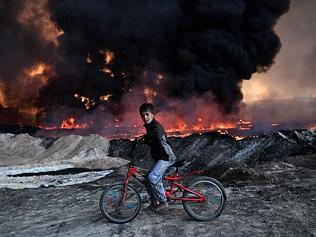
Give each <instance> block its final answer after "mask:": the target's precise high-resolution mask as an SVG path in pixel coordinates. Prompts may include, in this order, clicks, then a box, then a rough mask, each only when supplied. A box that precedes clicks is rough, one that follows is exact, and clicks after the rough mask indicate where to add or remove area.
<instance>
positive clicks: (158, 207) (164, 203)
mask: <svg viewBox="0 0 316 237" xmlns="http://www.w3.org/2000/svg"><path fill="white" fill-rule="evenodd" d="M168 207H169V204H168V202H161V203H159V205H158V206H157V207H156V210H155V211H157V212H159V211H161V210H163V209H166V208H168Z"/></svg>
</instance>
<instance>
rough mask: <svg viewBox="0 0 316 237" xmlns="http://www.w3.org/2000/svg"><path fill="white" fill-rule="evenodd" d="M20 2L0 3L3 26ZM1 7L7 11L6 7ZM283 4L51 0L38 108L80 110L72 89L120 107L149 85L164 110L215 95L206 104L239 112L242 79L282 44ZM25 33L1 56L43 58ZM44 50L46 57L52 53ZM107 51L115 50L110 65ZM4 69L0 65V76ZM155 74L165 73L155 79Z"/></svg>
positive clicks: (257, 0) (116, 110)
mask: <svg viewBox="0 0 316 237" xmlns="http://www.w3.org/2000/svg"><path fill="white" fill-rule="evenodd" d="M9 2H10V3H9ZM11 2H14V3H16V4H14V3H11ZM19 2H21V1H6V3H5V4H2V5H1V6H0V9H1V18H4V19H5V20H6V21H5V22H3V21H1V23H0V24H1V26H2V29H3V28H5V27H9V25H10V27H11V25H12V28H14V29H15V30H16V31H19V26H18V25H15V24H16V23H15V22H14V21H13V23H12V22H10V19H11V20H12V19H13V17H14V14H15V12H16V8H17V7H18V3H19ZM4 5H9V6H10V7H11V8H12V11H11V12H10V13H8V12H6V9H4V8H3V6H4ZM288 8H289V0H265V1H262V0H160V1H154V0H138V1H128V0H119V1H118V0H106V1H104V0H91V1H86V0H65V1H59V0H58V1H57V0H56V1H55V0H54V1H48V9H49V12H50V15H51V19H52V21H53V22H54V23H55V24H56V25H57V26H58V28H60V29H62V30H63V32H64V34H63V35H61V36H60V37H59V38H58V41H59V48H58V53H59V58H60V59H59V60H58V61H57V60H56V61H55V72H56V75H55V76H54V77H51V78H50V79H49V81H48V84H47V85H46V86H45V87H43V88H42V89H41V91H40V95H39V98H38V100H37V101H36V103H35V104H36V105H37V106H39V107H41V108H44V111H43V112H41V115H42V118H45V119H46V120H47V121H48V120H49V119H50V117H52V116H53V115H55V114H56V111H60V110H61V108H70V109H71V110H72V111H73V110H80V109H81V110H85V108H84V106H83V104H82V103H81V102H80V100H78V99H77V98H75V97H74V95H75V94H79V95H83V96H85V97H88V98H90V99H92V100H93V101H94V103H93V104H91V106H90V107H89V110H93V109H95V108H102V110H103V111H106V112H107V113H111V114H120V113H121V112H122V111H124V105H123V104H122V103H121V101H122V98H123V97H124V96H125V97H126V96H128V93H131V91H135V90H136V91H137V88H149V89H150V90H151V91H153V92H154V93H155V96H154V97H153V102H154V103H155V104H157V105H158V106H160V107H164V108H166V107H167V106H168V101H170V100H173V99H176V100H186V99H189V98H191V97H199V96H203V95H211V96H209V97H208V98H210V101H209V103H213V102H214V101H215V102H216V103H217V104H219V105H220V108H221V110H222V111H223V112H224V113H230V112H234V111H237V110H238V105H239V103H240V101H241V100H242V93H241V90H240V85H241V82H242V80H244V79H250V78H251V75H252V74H253V73H254V72H257V71H264V70H267V69H268V68H269V67H270V66H271V65H272V64H273V59H274V57H275V55H276V54H277V53H278V51H279V49H280V47H281V43H280V40H279V38H278V36H277V35H276V34H275V32H274V30H273V27H274V26H275V24H276V22H277V20H278V18H279V17H280V16H281V15H282V14H284V13H285V12H286V11H287V10H288ZM8 14H12V18H10V17H8V16H9V15H8ZM14 33H16V35H17V34H18V33H17V32H14ZM28 33H29V32H24V31H23V30H22V33H21V32H20V36H19V37H16V38H15V39H13V40H12V42H11V44H12V45H11V44H10V45H8V46H6V47H7V50H6V51H10V52H6V54H7V55H8V54H9V55H12V54H13V53H12V52H14V51H18V53H20V52H22V56H23V57H25V60H23V61H26V62H27V63H31V62H32V60H29V59H28V57H30V56H29V55H28V54H25V56H24V54H23V52H25V50H26V49H27V50H28V51H27V52H29V51H32V53H31V55H33V54H36V58H37V57H41V58H44V59H45V53H43V48H42V47H38V45H42V43H38V42H37V38H36V37H35V38H34V40H35V41H34V42H32V41H30V39H29V37H30V36H29V34H28ZM32 35H36V34H32ZM5 37H6V38H4V36H3V34H2V35H1V36H0V38H1V42H3V41H6V42H8V41H11V40H10V37H11V36H10V34H9V33H7V34H5ZM18 39H20V41H21V42H20V41H19V40H18ZM29 41H30V42H29ZM32 44H35V45H32ZM47 47H49V46H47V45H46V46H45V48H44V49H45V50H46V54H47V55H51V53H50V52H49V51H47ZM11 48H12V49H11ZM9 49H10V50H9ZM102 50H103V51H102ZM107 50H109V51H110V52H112V53H114V58H113V59H112V60H111V61H110V62H108V63H107V62H105V60H104V57H105V56H104V52H105V51H107ZM11 51H12V52H11ZM51 51H54V50H53V49H51ZM102 52H103V53H102ZM87 57H89V60H91V61H90V62H87ZM1 58H3V55H1ZM48 58H49V59H50V58H51V57H48ZM18 62H20V61H19V60H18ZM8 66H9V65H8V63H7V64H2V65H1V66H0V67H1V80H2V77H3V75H6V73H7V72H8V71H7V68H8ZM23 66H24V65H20V64H19V63H16V64H14V67H17V68H20V67H23ZM104 68H109V69H110V70H111V73H105V72H104V71H102V69H104ZM158 75H162V77H163V79H161V80H159V81H157V77H158ZM6 77H11V78H12V76H11V75H7V76H6ZM13 78H14V77H13ZM135 88H136V89H135ZM139 91H142V90H139ZM107 94H111V97H110V98H109V99H108V100H107V101H103V100H101V99H100V97H101V96H102V95H107ZM141 96H143V95H141ZM211 100H212V101H211ZM131 103H132V101H131ZM135 110H137V108H135ZM50 115H51V116H50ZM39 117H40V118H41V116H39Z"/></svg>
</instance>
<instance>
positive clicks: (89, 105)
mask: <svg viewBox="0 0 316 237" xmlns="http://www.w3.org/2000/svg"><path fill="white" fill-rule="evenodd" d="M74 97H75V98H77V99H80V101H81V102H82V103H83V104H84V106H85V108H86V110H88V109H91V108H92V107H93V106H95V104H96V102H95V101H94V100H93V99H90V98H88V97H85V96H82V95H79V94H77V93H76V94H75V95H74Z"/></svg>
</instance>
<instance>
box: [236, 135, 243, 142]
mask: <svg viewBox="0 0 316 237" xmlns="http://www.w3.org/2000/svg"><path fill="white" fill-rule="evenodd" d="M234 138H235V140H236V141H239V140H242V139H245V137H243V136H234Z"/></svg>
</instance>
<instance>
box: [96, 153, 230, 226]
mask: <svg viewBox="0 0 316 237" xmlns="http://www.w3.org/2000/svg"><path fill="white" fill-rule="evenodd" d="M184 164H185V163H184V161H178V162H176V163H174V164H173V165H172V166H171V167H175V168H176V169H175V171H174V172H173V174H171V175H166V176H165V177H164V180H165V182H167V183H168V184H169V185H167V186H168V187H167V188H165V192H166V196H167V200H168V202H169V203H174V202H177V201H181V202H182V205H183V207H184V210H185V211H186V212H187V213H188V214H189V216H191V217H192V218H193V219H195V220H198V221H210V220H213V219H215V218H217V217H218V216H220V215H221V213H222V212H223V210H224V206H225V201H226V194H225V190H224V187H223V185H222V184H221V183H220V182H219V181H217V180H216V179H214V178H211V177H208V176H200V177H196V178H194V179H193V180H192V181H191V182H190V183H189V185H188V186H184V185H183V184H182V180H184V179H185V178H188V177H191V176H193V175H201V174H203V172H204V171H203V170H194V171H191V172H188V173H186V174H180V173H179V168H180V167H182V166H183V165H184ZM147 175H148V170H145V169H142V168H139V167H136V166H134V164H133V159H132V161H131V162H130V164H129V166H128V171H127V176H126V178H125V179H124V181H123V182H120V183H115V184H113V185H111V186H109V187H107V188H106V189H105V190H104V191H103V193H102V195H101V198H100V203H99V205H100V210H101V212H102V214H103V216H104V217H105V218H107V219H108V220H109V221H111V222H114V223H126V222H129V221H131V220H133V219H134V218H135V217H136V216H137V215H138V213H139V211H140V209H141V206H142V200H141V196H140V194H139V192H138V191H137V189H136V188H135V187H134V186H133V185H131V183H130V180H131V177H134V178H136V179H137V180H138V181H140V182H141V183H143V184H144V183H145V182H147Z"/></svg>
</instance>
